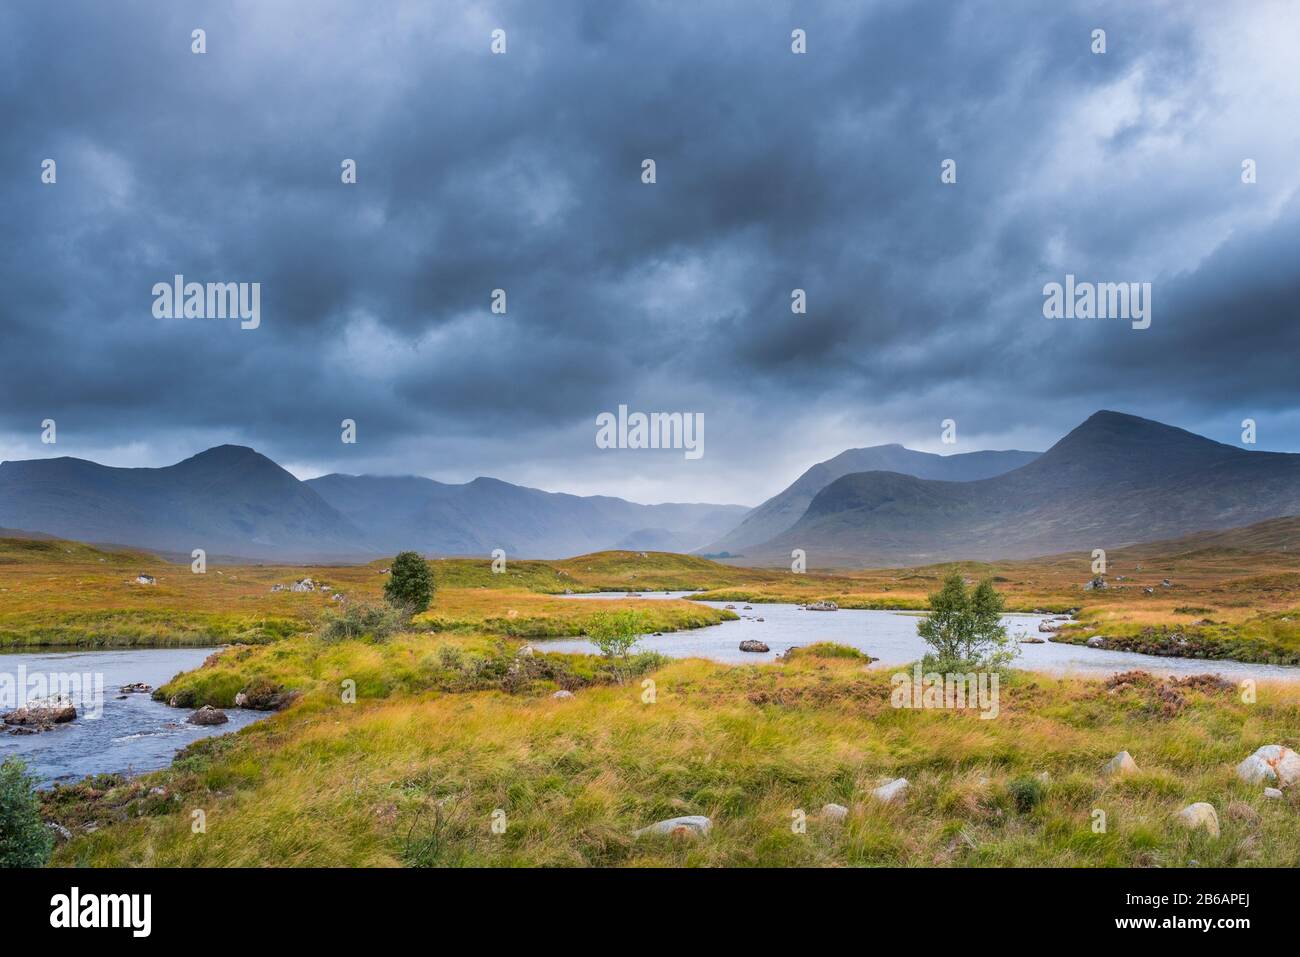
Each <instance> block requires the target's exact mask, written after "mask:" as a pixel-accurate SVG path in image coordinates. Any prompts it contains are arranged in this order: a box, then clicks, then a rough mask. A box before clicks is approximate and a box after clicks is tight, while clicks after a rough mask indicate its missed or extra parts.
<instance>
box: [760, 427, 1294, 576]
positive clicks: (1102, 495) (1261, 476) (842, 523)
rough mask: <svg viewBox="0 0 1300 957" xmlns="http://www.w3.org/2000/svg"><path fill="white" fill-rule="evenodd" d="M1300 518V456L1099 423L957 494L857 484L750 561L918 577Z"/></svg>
mask: <svg viewBox="0 0 1300 957" xmlns="http://www.w3.org/2000/svg"><path fill="white" fill-rule="evenodd" d="M1296 513H1300V455H1295V454H1290V453H1280V452H1253V451H1245V450H1243V449H1239V448H1235V447H1233V446H1229V445H1224V444H1222V443H1219V442H1214V441H1212V440H1210V439H1206V438H1203V437H1202V436H1199V435H1195V434H1193V433H1191V432H1187V431H1184V430H1183V429H1178V428H1174V427H1172V426H1168V425H1162V424H1161V423H1158V422H1153V421H1151V420H1148V419H1143V418H1139V417H1137V416H1133V415H1126V414H1122V413H1118V412H1108V411H1103V412H1098V413H1096V414H1095V415H1093V416H1091V417H1090V418H1089V419H1088V420H1087V421H1085V422H1084V423H1083V424H1082V425H1080V426H1078V427H1077V428H1075V429H1074V430H1073V431H1071V432H1070V433H1069V434H1068V435H1066V436H1065V437H1064V438H1062V439H1061V440H1060V441H1059V442H1057V443H1056V444H1055V445H1054V446H1052V447H1051V448H1050V449H1048V450H1047V451H1046V452H1044V453H1043V454H1042V455H1041V456H1039V457H1038V458H1037V459H1035V460H1034V461H1032V462H1030V463H1029V464H1027V465H1025V466H1022V467H1021V468H1018V469H1015V470H1014V471H1010V472H1007V473H1006V474H1003V475H999V476H996V477H993V478H987V479H982V480H978V481H972V482H948V481H935V480H928V479H921V478H916V477H913V476H909V475H902V474H899V473H897V472H887V471H872V472H857V473H852V474H848V475H844V476H841V477H840V478H838V479H836V480H835V481H834V482H831V483H830V484H828V485H827V486H826V487H825V488H823V489H822V490H821V491H820V492H818V493H817V495H816V496H815V497H814V498H813V500H812V501H811V502H810V503H809V505H808V508H807V510H806V511H805V513H804V514H803V516H801V517H800V519H799V520H798V522H796V523H795V524H794V525H793V526H792V527H791V528H789V529H788V530H787V531H785V532H783V533H781V534H780V535H778V536H775V537H774V538H772V539H771V540H769V541H768V542H765V543H763V544H761V545H759V546H756V547H753V548H751V549H749V550H748V551H747V552H746V554H745V555H744V557H743V559H742V560H743V562H744V563H746V564H749V563H760V564H773V565H776V564H786V563H788V562H789V560H790V559H789V554H790V551H791V550H792V549H794V548H803V549H804V550H805V551H806V552H807V553H808V563H809V565H810V566H814V567H815V566H819V565H858V564H866V565H912V564H919V563H926V562H935V561H945V560H952V559H988V558H1017V557H1030V556H1034V555H1045V554H1051V553H1055V552H1063V551H1071V550H1076V549H1092V548H1108V547H1115V546H1118V545H1123V544H1129V543H1134V542H1147V541H1153V540H1156V539H1161V538H1174V537H1177V536H1181V535H1186V534H1189V533H1192V532H1198V531H1205V530H1214V529H1225V528H1232V527H1236V526H1241V525H1247V524H1251V523H1254V522H1260V521H1264V520H1266V519H1271V518H1277V517H1280V516H1285V515H1293V514H1296Z"/></svg>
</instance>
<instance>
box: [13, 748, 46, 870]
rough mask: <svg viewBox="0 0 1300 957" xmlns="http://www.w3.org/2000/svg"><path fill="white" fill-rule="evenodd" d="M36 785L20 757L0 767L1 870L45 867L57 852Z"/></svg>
mask: <svg viewBox="0 0 1300 957" xmlns="http://www.w3.org/2000/svg"><path fill="white" fill-rule="evenodd" d="M34 783H35V782H34V781H33V780H32V778H30V777H28V776H27V765H25V764H23V762H22V761H19V760H18V759H17V758H6V759H5V762H4V764H0V867H43V866H44V865H45V863H46V862H47V861H48V860H49V859H50V852H51V851H52V850H54V836H53V835H52V834H50V831H49V828H47V827H46V826H45V822H44V821H42V820H41V809H40V802H39V801H38V800H37V799H36V791H35V790H34Z"/></svg>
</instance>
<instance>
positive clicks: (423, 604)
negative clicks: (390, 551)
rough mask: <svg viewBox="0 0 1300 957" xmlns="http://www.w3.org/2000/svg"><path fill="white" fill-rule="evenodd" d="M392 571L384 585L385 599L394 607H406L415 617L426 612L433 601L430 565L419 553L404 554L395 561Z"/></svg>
mask: <svg viewBox="0 0 1300 957" xmlns="http://www.w3.org/2000/svg"><path fill="white" fill-rule="evenodd" d="M390 571H391V574H390V575H389V576H388V581H387V582H385V583H384V597H385V598H387V599H388V600H389V601H390V602H392V603H393V604H394V605H405V606H406V607H407V608H409V609H411V614H413V615H418V614H419V613H420V612H422V611H425V610H426V609H427V608H428V607H429V605H430V603H432V601H433V575H432V573H430V571H429V563H428V562H426V561H425V560H424V559H423V558H421V557H420V554H419V553H418V552H402V553H401V554H400V555H398V556H397V557H396V558H394V559H393V566H392V568H391V570H390Z"/></svg>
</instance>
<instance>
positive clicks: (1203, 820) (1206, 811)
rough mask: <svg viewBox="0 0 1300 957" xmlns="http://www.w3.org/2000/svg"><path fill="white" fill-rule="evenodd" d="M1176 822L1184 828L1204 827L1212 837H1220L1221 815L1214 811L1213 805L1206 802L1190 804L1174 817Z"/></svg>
mask: <svg viewBox="0 0 1300 957" xmlns="http://www.w3.org/2000/svg"><path fill="white" fill-rule="evenodd" d="M1174 820H1176V821H1177V822H1178V823H1179V824H1181V825H1183V826H1184V827H1203V828H1205V830H1207V831H1209V832H1210V836H1211V837H1218V836H1219V813H1218V812H1217V811H1215V810H1214V805H1213V804H1206V803H1205V802H1204V801H1197V802H1196V803H1195V804H1189V805H1187V807H1185V808H1183V809H1182V810H1181V811H1179V812H1178V813H1177V814H1175V815H1174Z"/></svg>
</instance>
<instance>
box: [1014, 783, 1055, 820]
mask: <svg viewBox="0 0 1300 957" xmlns="http://www.w3.org/2000/svg"><path fill="white" fill-rule="evenodd" d="M1046 793H1047V788H1046V787H1045V786H1044V785H1043V782H1042V781H1040V780H1039V779H1038V778H1031V777H1020V778H1015V779H1014V780H1012V781H1009V782H1008V783H1007V794H1008V795H1010V797H1011V803H1012V804H1014V805H1015V808H1016V810H1017V811H1018V812H1019V813H1021V814H1028V813H1029V812H1030V811H1032V810H1033V809H1034V808H1036V807H1038V805H1040V804H1042V803H1043V796H1044V795H1045V794H1046Z"/></svg>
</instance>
